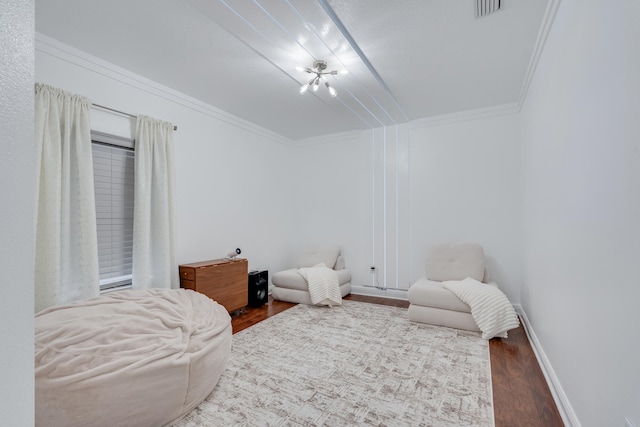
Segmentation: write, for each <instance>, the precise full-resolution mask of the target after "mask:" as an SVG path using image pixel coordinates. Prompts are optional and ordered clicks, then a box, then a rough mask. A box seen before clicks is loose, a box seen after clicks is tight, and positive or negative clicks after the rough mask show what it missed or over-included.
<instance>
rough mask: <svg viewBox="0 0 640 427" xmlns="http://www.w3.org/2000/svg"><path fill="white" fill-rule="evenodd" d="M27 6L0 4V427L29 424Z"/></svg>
mask: <svg viewBox="0 0 640 427" xmlns="http://www.w3.org/2000/svg"><path fill="white" fill-rule="evenodd" d="M33 31H34V4H33V1H28V0H27V1H23V0H12V1H4V2H1V3H0V76H1V78H0V93H1V94H2V96H1V97H0V123H2V136H1V138H2V144H1V145H0V146H1V147H2V155H0V194H2V208H0V236H2V244H1V245H0V271H2V285H1V286H0V287H1V288H2V298H0V337H2V351H0V384H1V386H0V420H2V424H3V425H7V426H29V425H33V423H34V415H33V408H34V397H33V396H34V372H33V357H34V355H33V310H34V299H33V276H34V273H33V270H34V255H35V252H34V232H35V225H34V218H35V196H34V194H35V192H36V190H35V189H36V180H35V171H36V162H35V158H36V153H35V145H34V143H33V141H34V133H33V123H34V116H33V62H34V58H33Z"/></svg>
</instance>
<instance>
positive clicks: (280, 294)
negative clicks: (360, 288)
mask: <svg viewBox="0 0 640 427" xmlns="http://www.w3.org/2000/svg"><path fill="white" fill-rule="evenodd" d="M320 263H323V264H324V265H326V266H327V267H329V268H331V269H333V270H334V271H335V272H336V275H337V276H338V283H339V286H340V294H341V295H342V296H343V297H344V296H346V295H348V294H349V293H350V292H351V273H350V272H349V270H347V269H346V268H345V263H344V258H342V256H341V255H340V248H339V247H338V246H321V245H311V246H307V247H306V248H305V249H304V250H303V251H302V253H301V254H300V257H299V258H298V263H297V267H296V268H290V269H288V270H284V271H279V272H277V273H275V274H274V275H273V276H271V282H272V283H273V289H272V292H271V294H272V295H273V298H275V299H277V300H280V301H287V302H293V303H298V304H311V296H310V295H309V286H308V284H307V281H306V280H305V278H304V277H302V275H300V274H298V269H299V268H304V267H313V266H315V265H317V264H320Z"/></svg>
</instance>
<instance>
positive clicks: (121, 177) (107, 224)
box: [91, 131, 135, 290]
mask: <svg viewBox="0 0 640 427" xmlns="http://www.w3.org/2000/svg"><path fill="white" fill-rule="evenodd" d="M91 142H92V149H93V176H94V186H95V197H96V223H97V228H98V262H99V264H100V290H105V289H110V288H115V287H119V286H125V285H130V284H131V270H132V254H133V192H134V185H133V184H134V179H135V176H134V160H135V152H134V150H133V147H134V143H133V140H131V139H126V138H120V137H116V136H113V135H108V134H103V133H100V132H95V131H93V132H91Z"/></svg>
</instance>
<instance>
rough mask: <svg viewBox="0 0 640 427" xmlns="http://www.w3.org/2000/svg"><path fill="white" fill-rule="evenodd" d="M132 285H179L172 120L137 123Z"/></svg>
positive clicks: (156, 286) (137, 286)
mask: <svg viewBox="0 0 640 427" xmlns="http://www.w3.org/2000/svg"><path fill="white" fill-rule="evenodd" d="M135 150H136V157H135V195H134V213H133V274H132V275H133V279H132V281H133V289H148V288H178V287H179V279H178V270H177V265H176V262H175V235H176V233H175V217H176V215H175V196H174V194H175V172H174V163H173V124H171V123H167V122H163V121H160V120H156V119H152V118H150V117H146V116H142V115H139V116H138V119H137V124H136V148H135Z"/></svg>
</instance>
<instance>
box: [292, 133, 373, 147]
mask: <svg viewBox="0 0 640 427" xmlns="http://www.w3.org/2000/svg"><path fill="white" fill-rule="evenodd" d="M369 130H370V129H363V130H352V131H347V132H340V133H331V134H328V135H321V136H314V137H312V138H305V139H299V140H296V141H295V143H294V144H295V145H294V147H295V148H302V147H311V146H314V145H322V144H332V143H344V142H353V141H360V138H361V137H362V133H363V132H369Z"/></svg>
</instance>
